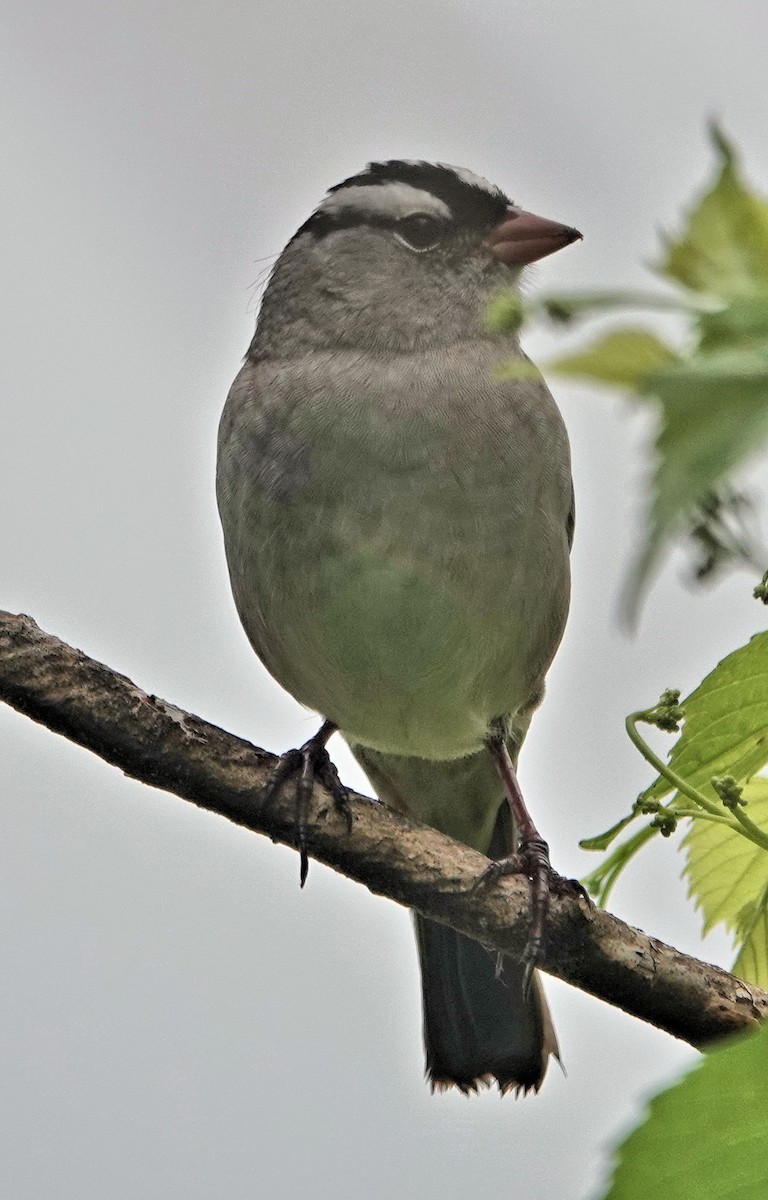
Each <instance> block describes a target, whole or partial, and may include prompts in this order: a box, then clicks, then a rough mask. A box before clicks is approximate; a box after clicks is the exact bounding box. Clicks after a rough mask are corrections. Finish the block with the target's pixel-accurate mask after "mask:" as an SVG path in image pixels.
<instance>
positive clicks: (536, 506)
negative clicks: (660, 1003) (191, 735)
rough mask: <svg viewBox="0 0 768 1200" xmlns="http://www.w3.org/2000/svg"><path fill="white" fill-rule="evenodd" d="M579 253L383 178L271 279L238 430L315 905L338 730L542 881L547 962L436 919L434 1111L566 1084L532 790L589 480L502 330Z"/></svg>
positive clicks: (225, 427) (503, 213)
mask: <svg viewBox="0 0 768 1200" xmlns="http://www.w3.org/2000/svg"><path fill="white" fill-rule="evenodd" d="M581 236H582V235H581V234H580V233H579V232H578V231H577V230H576V229H574V228H573V227H572V226H569V225H563V224H560V223H559V222H556V221H551V220H548V219H545V218H542V217H539V216H536V215H535V214H533V213H531V212H528V211H526V210H525V209H522V208H520V207H519V206H518V205H517V204H515V203H513V202H512V201H511V200H510V199H509V198H508V196H507V195H506V194H505V193H504V192H503V191H502V190H501V189H500V188H499V187H497V186H496V185H494V184H491V183H489V182H488V181H487V180H486V179H485V178H484V177H482V176H480V175H476V174H475V173H474V172H472V171H470V170H468V169H466V168H462V167H455V166H451V165H450V164H447V163H439V162H426V161H418V160H409V159H390V160H386V161H380V162H371V163H369V164H368V166H367V167H365V168H364V169H363V170H361V171H359V172H358V173H357V174H355V175H351V176H349V177H348V178H346V179H344V180H343V181H342V182H341V183H338V184H336V185H335V186H333V187H331V188H330V189H329V190H328V192H327V194H326V195H325V197H324V198H323V199H322V201H321V202H320V203H319V205H318V206H317V207H316V208H315V209H314V211H313V212H312V213H311V214H310V215H309V217H308V218H307V219H306V220H305V221H304V223H303V224H302V225H301V226H300V228H299V229H298V230H297V232H296V233H295V234H294V235H293V236H292V237H291V238H290V240H289V241H288V243H287V245H286V246H285V249H284V250H283V252H282V254H281V255H280V256H279V257H278V259H277V261H276V263H275V266H274V268H273V271H272V274H271V277H270V279H269V282H268V284H267V287H266V290H265V293H264V296H263V299H262V303H261V307H260V311H259V315H258V319H257V324H256V330H255V333H254V336H253V340H252V341H251V343H250V346H249V348H248V351H247V354H246V356H245V359H244V363H243V366H242V369H241V370H240V372H239V374H238V375H237V377H236V379H235V381H234V383H233V385H232V387H231V390H230V392H229V395H228V397H227V401H226V405H225V407H224V411H223V414H222V417H221V422H220V427H219V435H218V454H217V471H216V490H217V501H218V508H219V514H220V519H221V524H222V529H223V536H224V547H225V553H226V559H227V564H228V570H229V576H230V582H231V587H232V592H233V596H234V601H235V606H236V608H237V612H238V614H239V617H240V620H241V622H242V625H243V627H244V629H245V632H246V635H247V637H248V639H249V641H250V643H251V646H252V647H253V649H254V650H255V652H256V654H257V655H258V657H259V658H260V660H261V661H262V663H263V664H264V665H265V666H266V668H267V670H268V671H269V672H270V673H271V675H272V676H273V677H274V678H275V679H276V680H277V681H278V683H280V684H281V685H282V686H283V688H285V689H286V690H287V691H288V692H289V693H290V694H291V695H292V696H293V697H295V699H296V700H298V701H299V702H300V703H301V704H302V705H304V706H306V707H307V708H308V709H311V710H312V711H314V712H315V713H317V714H319V715H320V717H321V718H322V725H321V727H320V729H319V731H318V733H317V734H315V736H314V737H313V738H311V739H310V740H309V741H308V742H307V743H306V744H305V745H304V746H303V747H301V748H300V749H296V750H291V751H289V752H288V753H287V754H286V755H284V756H283V757H282V758H281V760H280V765H279V766H278V769H277V772H276V774H275V776H274V777H273V781H272V785H271V790H270V789H269V788H268V793H269V794H271V795H273V794H274V791H275V788H279V787H282V786H284V785H285V783H286V781H287V780H288V779H289V778H290V777H291V776H297V778H298V782H297V823H298V827H299V828H298V834H297V841H298V845H299V848H300V850H301V854H302V884H303V882H304V878H305V877H306V855H307V849H306V847H307V830H306V803H305V802H306V798H307V794H308V789H309V790H311V786H312V781H313V779H315V778H319V779H321V780H322V781H323V782H324V783H325V784H326V785H327V786H328V787H330V788H331V790H332V792H333V793H334V796H335V797H337V798H338V800H339V803H340V804H343V802H344V798H345V791H344V788H343V787H342V785H341V784H340V782H339V779H338V775H337V774H336V771H335V768H334V767H333V765H332V764H331V762H330V759H329V757H328V753H327V750H326V743H327V741H328V739H329V738H330V736H331V735H332V734H333V733H334V732H335V731H337V730H338V731H340V732H341V734H342V736H343V737H344V738H345V739H346V741H347V743H348V744H349V746H350V748H351V750H352V753H353V754H354V756H355V757H356V759H357V760H358V762H359V763H360V764H361V766H362V767H363V769H364V771H365V772H366V773H367V776H368V778H369V779H370V781H371V783H372V785H373V787H374V789H375V790H376V793H377V796H378V798H379V800H380V801H382V802H383V803H385V804H387V805H389V806H391V807H393V808H395V809H397V810H399V811H400V812H402V813H405V814H407V815H408V816H410V817H412V818H413V819H415V820H417V821H420V822H423V823H426V824H427V825H430V826H432V827H434V828H436V829H438V830H441V831H442V832H444V833H446V834H448V835H450V836H451V837H453V838H455V839H457V840H458V841H460V842H462V843H464V844H465V845H467V846H470V847H472V848H474V849H476V850H478V851H480V852H482V853H484V854H486V855H487V856H488V857H489V858H490V859H491V860H492V862H491V864H490V867H489V875H488V878H496V877H498V875H499V874H501V873H503V872H504V871H506V870H507V869H514V870H520V869H521V866H522V869H523V870H524V871H525V872H526V873H527V874H528V875H529V877H530V879H531V881H532V911H533V915H532V925H533V926H535V927H536V928H535V930H534V931H532V950H531V953H530V954H529V955H528V961H527V962H526V961H523V962H518V961H515V960H512V959H510V958H509V957H505V958H504V959H503V960H500V961H497V957H498V956H496V955H494V954H493V953H492V952H490V951H489V949H488V948H486V947H484V946H482V945H481V944H480V943H478V942H476V941H473V940H472V939H470V938H468V937H466V936H465V935H463V934H460V933H457V932H455V931H454V930H452V929H450V928H448V927H446V926H443V925H440V924H438V923H436V922H434V921H431V920H428V919H426V918H425V917H423V916H421V915H416V917H415V923H416V936H417V944H418V952H419V959H420V965H421V981H422V1007H423V1033H424V1044H425V1054H426V1075H427V1078H428V1080H429V1082H430V1084H431V1086H432V1089H433V1090H438V1091H440V1090H445V1089H447V1088H451V1087H455V1088H458V1089H459V1090H460V1091H462V1092H464V1093H465V1094H468V1093H471V1092H474V1091H476V1090H478V1088H480V1087H481V1086H484V1085H486V1086H492V1085H493V1084H494V1083H495V1084H496V1085H497V1086H498V1088H499V1090H500V1092H501V1093H502V1095H503V1094H504V1093H506V1092H509V1091H513V1092H514V1093H515V1094H518V1095H519V1094H521V1093H522V1094H525V1093H527V1092H529V1091H531V1090H534V1091H538V1090H539V1088H540V1086H541V1084H542V1081H543V1078H544V1075H545V1072H546V1069H547V1065H548V1061H549V1059H550V1057H551V1056H554V1057H556V1058H557V1059H559V1058H560V1052H559V1047H558V1042H557V1038H556V1035H555V1031H554V1026H553V1022H552V1018H551V1015H550V1012H549V1008H548V1005H547V1001H546V998H545V995H544V991H543V987H542V985H541V981H540V977H539V973H538V971H534V970H532V968H533V967H534V966H535V962H536V959H537V957H538V953H539V950H540V944H541V935H542V932H543V924H544V910H545V908H546V899H547V896H546V892H547V878H546V876H547V872H548V871H549V865H548V855H547V847H546V843H544V841H543V839H541V838H540V836H539V834H538V832H537V831H536V828H535V826H534V825H533V822H532V821H531V819H530V818H529V816H528V814H527V810H526V809H525V807H524V803H523V801H522V796H521V793H520V790H519V785H518V783H517V777H516V767H517V759H518V754H519V751H520V747H521V745H522V742H523V739H524V737H525V734H526V731H527V729H528V726H529V723H530V720H531V717H532V714H533V712H534V710H535V708H536V707H537V706H538V704H539V703H540V701H541V698H542V695H543V690H544V679H545V675H546V672H547V670H548V668H549V666H550V664H551V662H552V660H553V657H554V655H555V651H556V650H557V648H558V645H559V643H560V640H561V637H562V635H563V631H564V627H565V622H566V617H567V612H568V606H569V595H570V571H569V553H570V547H571V542H572V538H573V528H574V499H573V485H572V479H571V467H570V452H569V444H568V437H567V433H566V430H565V427H564V423H563V420H562V417H561V415H560V412H559V410H558V408H557V405H556V403H555V401H554V399H553V397H552V395H551V393H550V391H549V389H548V388H547V386H546V384H545V383H544V381H543V379H542V378H541V376H540V375H539V374H538V372H537V371H536V369H535V368H534V367H533V364H531V363H530V362H529V360H528V359H527V358H526V356H525V354H524V353H523V351H522V349H521V347H520V343H519V338H518V335H517V333H515V332H510V331H509V330H506V331H499V330H495V329H493V328H492V327H491V325H490V324H489V321H488V318H487V313H488V308H489V304H490V302H491V301H492V300H493V299H494V298H495V297H496V296H498V295H500V294H516V295H518V296H519V295H520V294H521V292H520V289H521V280H522V276H523V273H524V270H525V268H526V267H527V266H528V265H529V264H531V263H533V262H536V261H537V260H539V259H541V258H543V257H545V256H546V255H548V254H551V253H553V252H554V251H556V250H559V249H561V248H562V247H565V246H567V245H568V244H570V243H572V242H574V241H576V240H577V239H579V238H580V237H581ZM509 364H513V368H512V369H510V366H509ZM514 365H516V366H517V368H518V369H514ZM302 797H303V801H304V802H303V801H302ZM529 949H531V946H530V945H529Z"/></svg>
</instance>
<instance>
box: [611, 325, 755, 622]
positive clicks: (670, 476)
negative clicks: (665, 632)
mask: <svg viewBox="0 0 768 1200" xmlns="http://www.w3.org/2000/svg"><path fill="white" fill-rule="evenodd" d="M766 320H767V321H768V313H767V314H766ZM643 390H644V391H652V392H653V393H654V394H655V395H656V396H657V397H658V399H659V400H660V401H661V428H660V432H659V435H658V438H657V440H656V456H657V462H656V471H655V476H654V482H653V500H652V504H651V517H650V525H649V532H648V537H647V539H646V543H645V546H644V547H643V549H642V551H641V554H640V557H639V559H638V561H637V564H636V566H635V569H634V571H633V574H632V576H631V580H630V584H629V591H628V600H629V607H630V610H632V609H634V607H635V599H636V597H637V596H639V594H640V593H641V591H642V589H643V587H644V585H645V584H646V583H647V580H648V577H649V575H650V573H651V571H652V569H653V567H654V566H655V565H656V563H657V561H658V558H659V556H660V554H661V551H662V550H663V548H664V546H665V545H666V543H667V542H668V541H669V539H670V538H671V537H672V535H673V534H674V533H676V532H677V531H678V530H679V529H680V527H681V526H682V525H683V524H684V523H685V522H686V520H687V519H689V518H690V515H691V513H692V511H693V510H694V508H695V506H696V505H697V504H700V503H701V502H702V501H703V500H704V498H705V497H706V495H707V494H708V493H709V492H710V491H711V490H712V489H713V487H714V486H715V485H716V484H717V483H718V482H719V481H720V480H722V479H723V477H724V476H726V475H728V474H730V473H731V472H732V471H733V470H734V469H735V468H736V467H737V466H739V465H740V464H741V463H742V461H743V460H744V459H745V458H746V457H747V456H748V455H749V454H750V453H751V452H753V451H755V450H756V449H757V448H758V447H759V446H761V445H762V444H763V443H764V442H765V440H766V438H768V342H765V343H762V344H761V345H760V347H759V348H755V349H752V350H749V351H745V350H733V349H729V350H719V351H715V352H713V353H708V354H698V355H695V356H693V357H691V358H690V359H688V360H687V361H685V362H679V363H677V364H675V365H673V366H670V367H669V368H667V369H665V370H663V371H657V372H655V373H654V374H653V375H650V376H646V377H645V379H644V381H643Z"/></svg>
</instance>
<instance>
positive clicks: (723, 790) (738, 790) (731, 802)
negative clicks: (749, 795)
mask: <svg viewBox="0 0 768 1200" xmlns="http://www.w3.org/2000/svg"><path fill="white" fill-rule="evenodd" d="M710 782H711V784H712V788H713V791H715V792H716V793H717V795H718V796H719V797H720V799H721V800H722V802H723V805H724V806H725V808H729V809H730V810H731V812H732V811H733V810H734V808H738V806H739V805H742V806H743V805H745V804H746V800H744V799H742V792H743V790H744V789H743V788H742V787H740V786H739V784H738V783H737V782H736V780H735V779H734V778H733V775H713V776H712V779H711V781H710Z"/></svg>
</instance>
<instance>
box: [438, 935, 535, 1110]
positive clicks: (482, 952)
mask: <svg viewBox="0 0 768 1200" xmlns="http://www.w3.org/2000/svg"><path fill="white" fill-rule="evenodd" d="M416 938H417V941H418V946H419V958H420V962H421V985H422V1002H423V1009H424V1046H425V1050H426V1064H427V1077H428V1079H429V1081H430V1083H431V1085H432V1087H433V1089H437V1090H439V1091H442V1090H444V1089H446V1088H449V1087H452V1086H455V1087H457V1088H459V1089H460V1091H462V1092H465V1093H468V1092H474V1091H476V1090H477V1088H478V1087H479V1086H480V1085H482V1084H491V1083H492V1082H493V1081H494V1080H495V1081H496V1082H497V1083H498V1085H499V1089H500V1091H501V1093H502V1095H503V1094H504V1093H505V1092H508V1091H510V1090H512V1089H514V1090H515V1091H516V1092H517V1093H518V1094H519V1093H521V1092H522V1093H523V1094H525V1093H526V1092H528V1091H530V1090H531V1089H533V1090H534V1091H538V1090H539V1088H540V1087H541V1083H542V1080H543V1078H544V1075H545V1072H546V1069H547V1062H548V1059H549V1056H550V1054H554V1055H555V1057H556V1058H559V1050H558V1046H557V1039H556V1037H555V1031H554V1027H553V1025H552V1020H551V1018H550V1015H549V1009H548V1007H547V1002H546V1000H545V998H544V991H543V988H542V987H541V983H540V981H539V979H538V976H534V979H533V983H532V987H531V990H530V993H529V994H528V995H527V996H524V995H523V967H522V966H521V965H520V964H518V963H514V962H511V961H510V960H509V959H503V960H502V962H501V963H500V964H499V967H498V969H497V956H496V954H495V953H493V952H491V951H489V950H487V949H486V948H485V946H481V945H480V943H479V942H475V941H473V940H472V939H471V938H468V937H466V936H465V935H464V934H461V933H457V932H456V931H455V930H453V929H449V928H448V927H447V926H445V925H438V924H437V923H436V922H434V921H430V920H427V919H426V918H425V917H421V916H417V917H416Z"/></svg>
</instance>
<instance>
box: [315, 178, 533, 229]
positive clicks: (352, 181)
mask: <svg viewBox="0 0 768 1200" xmlns="http://www.w3.org/2000/svg"><path fill="white" fill-rule="evenodd" d="M389 183H403V184H407V185H408V186H409V187H413V188H416V189H418V190H419V191H424V192H429V193H430V194H431V195H433V196H435V197H436V198H437V199H438V200H441V201H442V202H443V204H445V205H446V206H447V207H448V209H449V210H450V213H451V216H452V217H453V219H454V220H455V221H456V222H457V224H459V225H465V226H466V225H470V226H477V227H479V228H490V227H491V226H492V225H494V224H496V222H497V221H499V220H501V219H502V217H503V216H504V214H505V212H506V211H507V208H508V207H509V203H510V201H509V200H508V198H507V197H506V196H505V195H504V193H503V192H502V191H501V190H500V189H499V188H496V187H494V186H493V185H492V184H490V183H487V182H486V181H485V180H484V179H482V178H480V176H475V175H472V174H471V173H470V172H468V171H467V172H462V171H459V170H454V168H453V167H450V166H447V165H445V164H442V163H429V162H409V161H404V160H401V159H391V160H390V161H389V162H377V163H370V164H369V165H368V167H366V169H365V170H364V171H361V172H360V173H359V174H357V175H350V177H349V179H345V180H343V181H342V182H341V183H337V184H336V185H335V186H334V187H332V188H329V189H328V195H329V196H331V195H333V194H334V193H338V192H342V191H344V189H346V188H361V187H380V186H382V185H383V184H389ZM369 223H381V217H379V218H378V219H377V218H375V217H372V214H371V213H366V212H362V211H361V212H359V213H358V212H355V210H354V209H340V210H334V211H330V212H329V211H328V210H327V209H326V210H323V206H322V205H321V206H320V208H319V209H318V210H317V211H316V212H315V213H313V214H312V216H311V217H310V218H309V220H307V221H306V222H305V223H304V225H302V227H301V229H300V230H298V233H297V234H296V236H298V234H300V233H305V232H310V231H311V232H312V233H314V234H315V235H316V236H318V237H322V236H323V235H324V234H326V233H328V232H329V231H330V230H332V229H338V228H339V227H341V226H343V227H344V228H347V227H350V226H352V225H360V224H369Z"/></svg>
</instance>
